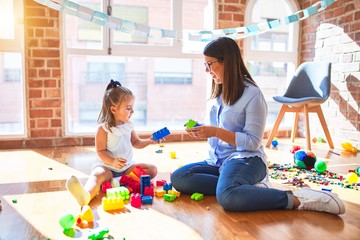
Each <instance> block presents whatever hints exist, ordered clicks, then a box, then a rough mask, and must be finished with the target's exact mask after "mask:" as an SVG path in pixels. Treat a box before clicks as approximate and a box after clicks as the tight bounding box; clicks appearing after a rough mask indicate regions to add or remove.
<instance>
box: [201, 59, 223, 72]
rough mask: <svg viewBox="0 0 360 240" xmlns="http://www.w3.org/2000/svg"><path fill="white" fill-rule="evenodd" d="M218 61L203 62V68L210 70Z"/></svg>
mask: <svg viewBox="0 0 360 240" xmlns="http://www.w3.org/2000/svg"><path fill="white" fill-rule="evenodd" d="M218 61H219V60H215V61H212V62H204V65H205V67H206V69H209V70H210V69H211V65H212V64H213V63H216V62H218Z"/></svg>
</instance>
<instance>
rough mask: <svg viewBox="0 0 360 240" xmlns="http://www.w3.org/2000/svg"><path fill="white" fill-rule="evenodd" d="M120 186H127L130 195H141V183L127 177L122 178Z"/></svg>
mask: <svg viewBox="0 0 360 240" xmlns="http://www.w3.org/2000/svg"><path fill="white" fill-rule="evenodd" d="M120 185H122V186H126V187H127V188H128V189H129V191H130V193H140V182H137V181H135V180H134V179H132V178H131V177H129V176H127V175H122V176H121V178H120Z"/></svg>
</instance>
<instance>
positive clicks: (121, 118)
mask: <svg viewBox="0 0 360 240" xmlns="http://www.w3.org/2000/svg"><path fill="white" fill-rule="evenodd" d="M134 102H135V96H134V95H133V94H132V92H131V91H130V90H129V89H127V88H125V87H123V86H121V84H120V83H119V82H117V81H113V80H111V82H110V83H109V84H108V86H107V87H106V91H105V94H104V98H103V104H102V109H101V112H100V115H99V118H98V123H99V127H98V130H97V132H96V136H95V148H96V153H97V155H98V157H99V158H98V160H99V161H98V162H97V163H96V164H95V165H94V167H93V170H92V172H91V174H90V177H89V179H88V180H87V182H86V184H85V186H82V184H81V183H80V181H79V180H78V179H77V178H76V177H75V176H71V177H70V178H69V179H68V180H67V182H66V187H67V189H68V190H69V191H70V193H71V194H72V195H73V196H74V197H75V199H76V200H77V201H78V203H79V204H80V206H84V205H87V204H88V203H89V202H90V201H91V199H93V198H94V197H95V196H96V195H97V194H98V192H99V190H100V187H101V185H102V183H104V182H107V181H110V180H111V179H112V178H116V177H120V176H121V175H123V174H129V173H130V172H131V171H132V169H133V168H134V167H136V166H140V167H141V168H142V169H144V171H145V172H146V173H147V174H149V175H150V178H151V179H152V178H154V177H155V176H156V174H157V168H156V166H154V165H151V164H145V163H135V162H134V161H133V159H132V157H133V147H134V148H144V147H146V146H148V145H150V144H152V143H156V142H155V141H154V140H153V139H152V137H150V138H149V139H140V138H139V136H138V135H137V134H136V132H135V130H134V125H133V123H132V122H130V118H131V115H132V114H133V113H134V108H133V107H134Z"/></svg>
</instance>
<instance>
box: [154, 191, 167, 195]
mask: <svg viewBox="0 0 360 240" xmlns="http://www.w3.org/2000/svg"><path fill="white" fill-rule="evenodd" d="M165 193H166V192H165V190H155V196H157V197H163V196H164V195H165Z"/></svg>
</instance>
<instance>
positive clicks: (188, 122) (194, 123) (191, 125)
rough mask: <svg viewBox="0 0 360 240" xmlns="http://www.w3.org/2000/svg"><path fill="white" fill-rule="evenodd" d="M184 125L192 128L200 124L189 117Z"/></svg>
mask: <svg viewBox="0 0 360 240" xmlns="http://www.w3.org/2000/svg"><path fill="white" fill-rule="evenodd" d="M185 126H186V127H187V128H193V127H198V126H200V124H198V123H197V122H196V121H194V120H192V119H189V121H187V123H185Z"/></svg>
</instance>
